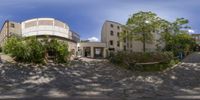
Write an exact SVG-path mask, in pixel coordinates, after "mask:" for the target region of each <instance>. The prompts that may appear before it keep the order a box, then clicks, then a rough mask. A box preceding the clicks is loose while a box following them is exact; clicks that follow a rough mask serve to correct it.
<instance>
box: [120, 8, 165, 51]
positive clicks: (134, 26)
mask: <svg viewBox="0 0 200 100" xmlns="http://www.w3.org/2000/svg"><path fill="white" fill-rule="evenodd" d="M164 22H166V21H165V20H163V19H161V18H160V17H158V16H157V15H156V14H155V13H152V12H142V11H141V12H138V13H135V14H133V15H132V16H131V17H130V18H129V19H128V21H127V23H126V25H124V26H123V30H125V31H123V32H122V35H121V36H122V38H125V37H129V38H130V39H132V38H133V39H134V40H136V41H141V42H142V43H143V52H146V43H152V42H153V41H154V40H155V37H154V35H153V33H155V32H158V31H160V30H161V28H162V27H161V26H162V24H161V23H164Z"/></svg>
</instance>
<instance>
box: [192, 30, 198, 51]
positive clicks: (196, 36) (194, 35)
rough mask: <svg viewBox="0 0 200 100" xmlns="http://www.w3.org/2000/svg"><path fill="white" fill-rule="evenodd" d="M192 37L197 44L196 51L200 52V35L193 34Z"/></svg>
mask: <svg viewBox="0 0 200 100" xmlns="http://www.w3.org/2000/svg"><path fill="white" fill-rule="evenodd" d="M191 36H192V38H193V39H194V41H195V42H196V44H197V45H196V47H195V50H196V51H200V34H191Z"/></svg>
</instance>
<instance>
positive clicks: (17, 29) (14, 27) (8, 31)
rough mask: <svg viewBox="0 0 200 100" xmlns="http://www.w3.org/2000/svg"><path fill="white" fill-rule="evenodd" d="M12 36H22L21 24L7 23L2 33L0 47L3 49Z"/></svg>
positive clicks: (0, 34) (0, 33)
mask: <svg viewBox="0 0 200 100" xmlns="http://www.w3.org/2000/svg"><path fill="white" fill-rule="evenodd" d="M11 35H19V36H21V24H20V23H16V22H13V21H8V20H7V21H5V22H4V24H3V27H2V28H1V32H0V46H1V47H2V46H3V44H4V43H5V41H6V40H7V39H8V38H9V37H10V36H11Z"/></svg>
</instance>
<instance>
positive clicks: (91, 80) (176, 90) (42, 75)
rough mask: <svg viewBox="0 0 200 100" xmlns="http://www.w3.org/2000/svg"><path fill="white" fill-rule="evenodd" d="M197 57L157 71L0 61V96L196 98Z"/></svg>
mask: <svg viewBox="0 0 200 100" xmlns="http://www.w3.org/2000/svg"><path fill="white" fill-rule="evenodd" d="M188 59H189V60H188ZM191 59H194V60H195V61H196V62H195V63H194V62H192V63H190V61H193V60H191ZM198 60H200V54H199V53H195V54H192V56H189V58H186V59H185V60H183V61H184V62H183V63H180V64H178V65H177V66H176V67H174V68H173V69H170V70H168V71H165V72H158V73H139V72H131V71H127V70H125V69H122V68H119V67H116V66H114V65H112V64H110V63H109V62H108V61H106V60H89V61H88V60H87V62H85V60H83V61H75V62H73V63H72V64H71V65H70V66H68V67H66V65H54V64H49V65H47V66H42V65H34V66H33V65H31V64H1V65H0V99H7V100H10V99H13V100H15V99H24V100H27V99H32V100H35V99H37V100H38V99H42V100H43V99H50V100H52V99H55V100H61V99H63V100H66V99H70V100H79V99H82V100H88V99H92V100H110V99H113V100H115V99H118V100H132V99H136V100H139V99H141V100H150V99H151V100H155V99H156V98H157V99H160V98H162V99H164V100H168V99H170V100H173V99H187V100H189V99H191V98H192V99H200V84H199V83H200V63H198V62H197V61H198ZM199 62H200V61H199ZM172 98H173V99H172Z"/></svg>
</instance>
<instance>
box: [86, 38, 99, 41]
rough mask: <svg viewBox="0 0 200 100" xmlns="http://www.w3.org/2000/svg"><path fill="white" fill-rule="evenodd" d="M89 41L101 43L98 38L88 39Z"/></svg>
mask: <svg viewBox="0 0 200 100" xmlns="http://www.w3.org/2000/svg"><path fill="white" fill-rule="evenodd" d="M88 40H89V41H90V42H98V41H99V39H98V38H96V37H91V38H88Z"/></svg>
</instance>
